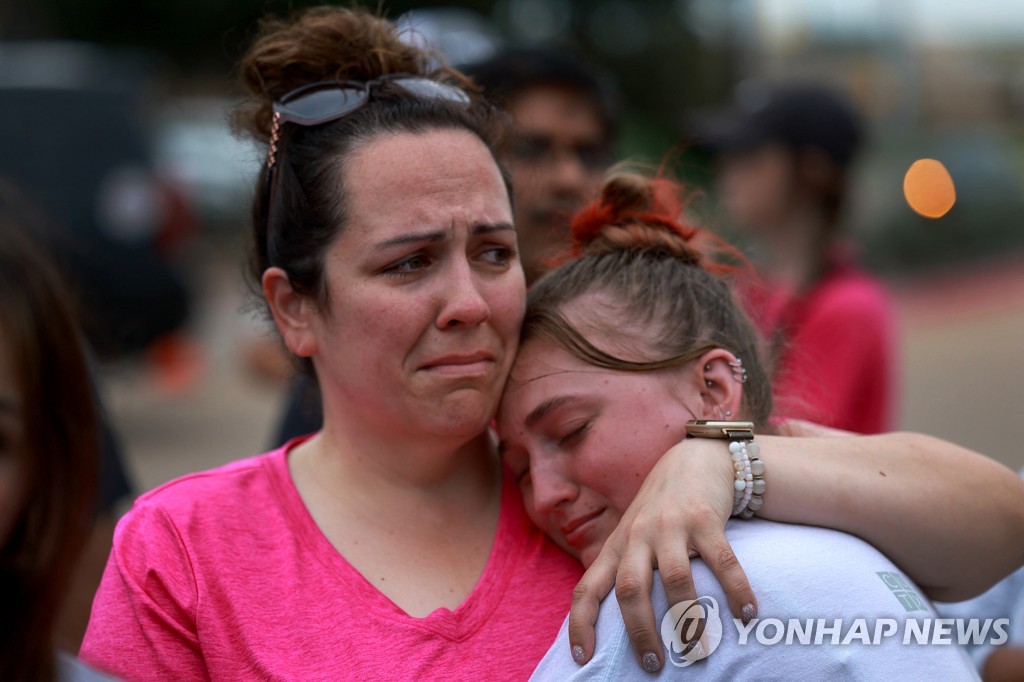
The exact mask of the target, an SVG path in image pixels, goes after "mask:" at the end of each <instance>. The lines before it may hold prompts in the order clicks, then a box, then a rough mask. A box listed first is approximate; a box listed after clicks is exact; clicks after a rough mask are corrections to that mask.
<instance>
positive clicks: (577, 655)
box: [572, 644, 586, 664]
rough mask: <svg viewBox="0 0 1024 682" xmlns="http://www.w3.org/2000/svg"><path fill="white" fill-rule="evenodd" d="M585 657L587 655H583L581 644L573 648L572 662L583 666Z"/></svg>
mask: <svg viewBox="0 0 1024 682" xmlns="http://www.w3.org/2000/svg"><path fill="white" fill-rule="evenodd" d="M585 656H586V654H584V653H583V647H581V646H580V645H579V644H576V645H574V646H573V648H572V660H574V661H576V662H577V663H580V664H582V663H583V659H584V657H585Z"/></svg>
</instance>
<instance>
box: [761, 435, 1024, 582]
mask: <svg viewBox="0 0 1024 682" xmlns="http://www.w3.org/2000/svg"><path fill="white" fill-rule="evenodd" d="M759 442H760V443H761V453H762V454H761V457H762V459H763V460H764V462H765V464H766V466H767V472H768V473H766V475H765V480H766V482H767V484H768V492H767V494H766V495H765V498H764V500H765V501H764V506H763V508H762V509H761V512H760V516H763V517H764V518H768V519H772V520H775V521H783V522H790V523H804V524H811V525H818V526H825V527H829V528H835V529H838V530H843V531H846V532H849V533H852V534H854V535H857V536H860V537H861V538H864V539H865V540H867V541H868V542H870V543H871V544H873V545H875V546H876V547H878V548H879V549H880V550H881V551H882V552H884V553H885V554H887V555H888V556H889V557H890V558H891V559H892V560H893V561H895V562H896V563H897V564H899V565H900V566H901V567H902V568H903V569H904V570H905V571H906V572H907V574H908V575H909V576H910V577H911V578H912V579H913V580H914V581H915V582H917V583H918V584H919V585H920V586H921V588H922V589H924V590H925V592H927V593H928V595H929V596H930V597H932V598H934V599H938V600H943V601H956V600H961V599H966V598H968V597H971V596H974V595H975V594H978V593H980V592H982V591H983V590H984V589H986V588H987V587H989V586H990V585H991V584H992V583H994V582H995V581H996V580H998V579H999V578H1001V577H1002V576H1004V575H1006V574H1007V573H1009V572H1010V571H1011V570H1013V569H1014V568H1016V567H1017V566H1019V565H1020V564H1021V563H1022V562H1024V481H1022V480H1021V479H1020V478H1019V477H1018V476H1016V475H1015V474H1014V473H1013V472H1012V471H1010V470H1009V469H1007V468H1006V467H1004V466H1002V465H1001V464H998V463H997V462H995V461H993V460H991V459H988V458H986V457H983V456H981V455H978V454H976V453H973V452H970V451H968V450H966V449H964V448H961V447H958V446H956V445H953V444H951V443H947V442H945V441H941V440H938V439H935V438H931V437H929V436H924V435H920V434H912V433H896V434H887V435H882V436H863V437H858V438H781V437H769V436H765V437H761V438H759ZM979 558H980V559H981V560H980V561H979Z"/></svg>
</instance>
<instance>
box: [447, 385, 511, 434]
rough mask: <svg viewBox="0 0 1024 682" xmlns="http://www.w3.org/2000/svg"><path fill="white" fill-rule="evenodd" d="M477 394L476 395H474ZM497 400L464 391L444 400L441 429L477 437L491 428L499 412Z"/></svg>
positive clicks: (470, 391) (475, 392)
mask: <svg viewBox="0 0 1024 682" xmlns="http://www.w3.org/2000/svg"><path fill="white" fill-rule="evenodd" d="M467 393H468V394H469V395H465V394H467ZM474 394H475V395H474ZM497 402H498V401H497V400H489V399H487V398H485V397H484V396H483V395H481V394H480V393H479V392H477V391H472V390H468V389H467V390H462V391H458V392H457V393H456V394H454V395H448V396H446V397H444V398H442V399H441V400H440V401H439V404H438V405H437V407H438V408H440V414H438V417H437V419H438V421H440V423H441V428H442V429H443V430H445V431H449V432H451V433H452V434H456V433H457V434H460V435H467V436H475V435H477V434H480V433H483V432H484V431H486V430H487V427H488V426H490V423H491V420H493V419H494V414H495V412H496V411H497V408H498V405H497Z"/></svg>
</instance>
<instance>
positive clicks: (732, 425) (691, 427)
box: [686, 419, 754, 440]
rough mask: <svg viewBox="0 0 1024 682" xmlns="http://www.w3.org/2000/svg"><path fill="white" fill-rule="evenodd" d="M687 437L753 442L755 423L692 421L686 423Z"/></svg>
mask: <svg viewBox="0 0 1024 682" xmlns="http://www.w3.org/2000/svg"><path fill="white" fill-rule="evenodd" d="M686 435H687V436H688V437H690V438H723V439H729V440H751V439H753V437H754V422H741V421H711V420H706V419H698V420H692V421H689V422H686Z"/></svg>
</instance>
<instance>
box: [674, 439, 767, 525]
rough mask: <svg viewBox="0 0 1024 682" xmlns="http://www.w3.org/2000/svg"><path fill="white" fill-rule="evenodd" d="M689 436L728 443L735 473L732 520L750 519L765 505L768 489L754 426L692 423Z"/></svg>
mask: <svg viewBox="0 0 1024 682" xmlns="http://www.w3.org/2000/svg"><path fill="white" fill-rule="evenodd" d="M686 435H687V437H692V438H713V439H720V440H726V441H728V449H729V454H730V457H731V460H732V470H733V479H732V486H733V505H732V516H738V517H740V518H744V519H749V518H751V517H753V516H754V515H755V514H756V513H757V512H758V511H759V510H760V509H761V506H762V504H763V495H764V492H765V489H766V484H765V481H764V473H765V467H764V463H763V462H762V461H761V459H760V453H761V449H760V446H759V445H758V444H757V443H755V442H754V424H753V423H752V422H731V421H703V420H700V421H690V422H688V423H687V425H686Z"/></svg>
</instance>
